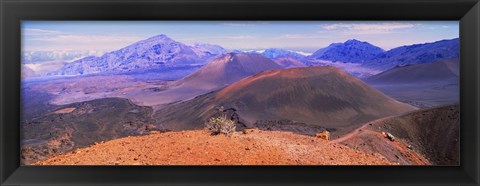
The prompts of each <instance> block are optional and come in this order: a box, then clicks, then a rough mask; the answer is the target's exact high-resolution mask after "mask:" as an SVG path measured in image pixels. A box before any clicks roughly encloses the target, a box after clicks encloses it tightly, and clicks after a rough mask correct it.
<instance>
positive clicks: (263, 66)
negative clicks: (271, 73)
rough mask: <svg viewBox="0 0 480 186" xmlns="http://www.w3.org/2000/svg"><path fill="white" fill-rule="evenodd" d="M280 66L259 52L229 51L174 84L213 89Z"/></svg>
mask: <svg viewBox="0 0 480 186" xmlns="http://www.w3.org/2000/svg"><path fill="white" fill-rule="evenodd" d="M280 68H282V67H281V66H279V65H277V64H276V63H275V62H273V61H271V60H269V59H268V58H266V57H264V56H262V55H260V54H243V53H242V54H238V53H237V54H235V53H229V54H225V55H223V56H222V57H219V58H217V59H215V60H213V61H211V62H209V63H208V64H207V65H205V66H203V67H202V68H200V69H198V70H197V71H195V72H194V73H192V74H190V75H188V76H187V77H185V78H183V79H181V80H178V81H177V82H176V84H177V85H181V86H194V87H202V88H204V89H214V88H219V87H222V86H225V85H227V84H230V83H233V82H235V81H237V80H240V79H242V78H244V77H247V76H250V75H253V74H256V73H258V72H261V71H265V70H273V69H280Z"/></svg>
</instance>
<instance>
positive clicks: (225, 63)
mask: <svg viewBox="0 0 480 186" xmlns="http://www.w3.org/2000/svg"><path fill="white" fill-rule="evenodd" d="M280 68H282V67H281V66H279V65H277V64H276V63H275V62H273V61H271V60H270V59H268V58H266V57H264V56H262V55H260V54H234V53H229V54H225V55H223V56H221V57H219V58H217V59H215V60H213V61H211V62H209V63H208V64H206V65H204V66H203V67H201V68H200V69H198V70H196V71H195V72H193V73H191V74H190V75H188V76H187V77H184V78H182V79H180V80H177V81H175V82H172V83H171V85H170V86H169V88H168V89H166V90H162V91H159V92H151V91H149V92H138V93H135V94H132V95H127V97H129V98H130V99H132V100H134V102H136V103H138V104H141V105H148V106H153V105H160V104H168V103H172V102H176V101H181V100H188V99H191V98H193V97H195V96H198V95H201V94H205V93H207V92H210V91H213V90H216V89H218V88H222V87H224V86H226V85H228V84H231V83H233V82H235V81H238V80H240V79H242V78H244V77H247V76H250V75H253V74H256V73H258V72H261V71H265V70H273V69H280Z"/></svg>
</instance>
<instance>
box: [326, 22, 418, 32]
mask: <svg viewBox="0 0 480 186" xmlns="http://www.w3.org/2000/svg"><path fill="white" fill-rule="evenodd" d="M414 26H415V24H412V23H399V22H391V23H351V24H347V23H334V24H328V25H324V26H323V29H325V30H327V31H340V32H341V33H343V34H345V35H367V34H389V33H394V32H395V31H398V30H402V29H408V28H413V27H414Z"/></svg>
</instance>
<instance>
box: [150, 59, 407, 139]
mask: <svg viewBox="0 0 480 186" xmlns="http://www.w3.org/2000/svg"><path fill="white" fill-rule="evenodd" d="M218 106H224V107H225V108H226V109H227V110H228V109H229V110H231V111H233V112H234V114H233V115H234V117H236V118H237V119H238V120H239V121H240V122H241V123H243V124H244V125H245V126H250V127H253V126H255V124H256V123H257V124H258V123H259V122H260V123H263V124H262V125H264V124H265V121H267V123H268V122H270V123H274V124H273V125H272V126H271V127H270V129H272V130H275V129H280V130H282V129H285V130H292V131H296V132H299V133H307V134H310V133H311V132H312V130H309V129H308V126H312V127H325V128H331V130H332V131H337V132H339V131H340V130H343V129H350V128H355V127H356V126H358V125H359V124H361V123H364V122H366V121H370V120H373V119H378V118H381V117H385V116H390V115H396V114H400V113H404V112H407V111H410V110H413V109H415V108H414V107H412V106H409V105H407V104H404V103H400V102H398V101H396V100H394V99H392V98H390V97H388V96H385V95H384V94H382V93H381V92H379V91H377V90H376V89H374V88H371V87H369V86H368V85H366V84H365V83H363V82H362V81H361V80H358V79H357V78H355V77H353V76H352V75H350V74H348V73H347V72H344V71H342V70H340V69H338V68H335V67H306V68H291V69H284V70H272V71H265V72H261V73H258V74H256V75H253V76H249V77H247V78H244V79H242V80H240V81H238V82H235V83H233V84H231V85H229V86H227V87H225V88H223V89H222V90H219V91H216V92H213V93H209V94H205V95H202V96H198V97H196V98H195V99H192V100H189V101H185V102H181V103H178V104H174V105H171V106H169V107H166V108H164V109H162V110H160V111H158V112H157V113H156V116H155V117H156V118H157V119H158V120H159V122H160V123H162V125H164V126H165V127H166V128H169V129H173V130H180V129H195V128H203V124H204V122H205V121H206V120H207V119H208V118H210V117H212V116H213V115H214V114H215V108H216V107H218ZM285 120H286V121H289V122H286V123H287V124H288V125H291V124H293V126H290V127H289V128H288V129H286V128H282V127H281V126H280V127H279V126H275V125H277V124H278V123H282V122H279V121H285ZM283 123H285V122H283ZM297 123H298V125H297ZM295 126H299V127H300V126H301V127H303V129H301V130H296V129H295ZM292 127H293V128H292ZM317 129H318V128H317ZM322 130H323V129H322ZM314 132H315V131H314Z"/></svg>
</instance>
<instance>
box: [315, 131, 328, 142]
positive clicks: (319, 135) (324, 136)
mask: <svg viewBox="0 0 480 186" xmlns="http://www.w3.org/2000/svg"><path fill="white" fill-rule="evenodd" d="M315 136H316V137H317V138H321V139H324V140H330V132H328V131H323V132H319V133H317V134H315Z"/></svg>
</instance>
